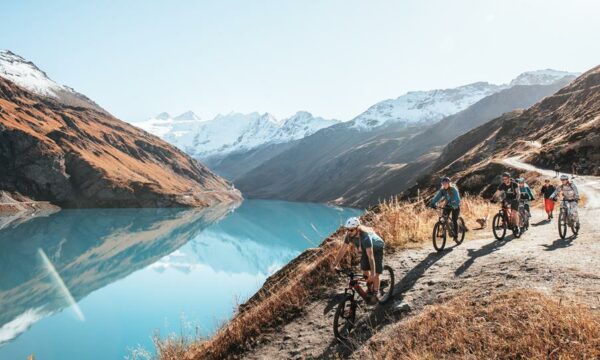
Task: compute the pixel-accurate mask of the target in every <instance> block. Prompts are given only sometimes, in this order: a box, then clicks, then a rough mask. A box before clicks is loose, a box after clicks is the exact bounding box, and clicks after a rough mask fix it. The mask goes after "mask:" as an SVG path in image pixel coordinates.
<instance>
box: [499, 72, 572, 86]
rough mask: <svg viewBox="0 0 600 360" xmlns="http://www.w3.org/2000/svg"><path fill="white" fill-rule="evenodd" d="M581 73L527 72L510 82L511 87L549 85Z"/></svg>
mask: <svg viewBox="0 0 600 360" xmlns="http://www.w3.org/2000/svg"><path fill="white" fill-rule="evenodd" d="M579 75H580V74H579V73H573V72H568V71H559V70H552V69H546V70H535V71H527V72H524V73H522V74H521V75H519V76H517V77H516V78H515V79H514V80H513V81H511V82H510V84H509V86H515V85H549V84H552V83H555V82H556V81H558V80H560V79H562V78H564V77H567V76H579Z"/></svg>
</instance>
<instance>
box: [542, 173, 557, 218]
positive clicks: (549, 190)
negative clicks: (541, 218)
mask: <svg viewBox="0 0 600 360" xmlns="http://www.w3.org/2000/svg"><path fill="white" fill-rule="evenodd" d="M555 190H556V188H555V187H554V185H552V184H551V183H550V179H546V180H544V186H542V190H541V194H542V195H543V196H544V209H545V210H546V214H548V220H550V219H552V218H553V217H554V214H553V212H554V200H552V199H550V196H552V194H554V191H555Z"/></svg>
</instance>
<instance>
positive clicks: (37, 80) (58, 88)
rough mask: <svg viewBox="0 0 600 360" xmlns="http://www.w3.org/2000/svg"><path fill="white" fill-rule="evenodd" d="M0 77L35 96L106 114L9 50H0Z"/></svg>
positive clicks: (84, 97)
mask: <svg viewBox="0 0 600 360" xmlns="http://www.w3.org/2000/svg"><path fill="white" fill-rule="evenodd" d="M0 77H3V78H5V79H7V80H10V81H12V82H14V83H15V84H17V85H19V86H20V87H22V88H24V89H27V90H29V91H31V92H33V93H35V94H38V95H41V96H47V97H51V98H53V99H54V100H56V101H58V102H60V103H62V104H65V105H70V106H76V107H86V108H91V109H94V110H97V111H100V112H106V111H105V110H104V109H102V108H101V107H100V106H98V104H96V103H95V102H93V101H92V100H90V99H89V98H88V97H87V96H85V95H83V94H80V93H78V92H77V91H75V90H74V89H73V88H70V87H68V86H65V85H59V84H57V83H56V82H54V81H53V80H52V79H50V78H49V77H48V76H47V75H46V73H45V72H43V71H42V70H40V69H39V68H38V67H37V66H35V64H34V63H32V62H31V61H27V60H25V59H24V58H23V57H21V56H19V55H17V54H15V53H13V52H11V51H9V50H0Z"/></svg>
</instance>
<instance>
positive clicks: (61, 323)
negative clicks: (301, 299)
mask: <svg viewBox="0 0 600 360" xmlns="http://www.w3.org/2000/svg"><path fill="white" fill-rule="evenodd" d="M357 213H358V212H357V211H355V210H349V209H340V208H334V207H329V206H323V205H317V204H300V203H286V202H279V201H246V202H244V203H243V204H242V205H241V206H240V207H239V208H237V209H235V210H233V209H231V208H228V207H222V208H216V209H215V208H213V209H210V210H202V211H198V210H175V209H143V210H139V209H131V210H71V211H66V210H63V211H61V212H59V213H57V214H54V215H52V216H50V217H47V218H38V219H33V220H31V221H28V222H25V223H22V224H20V225H18V226H16V227H13V228H5V229H3V230H0V344H4V345H3V346H2V345H0V358H25V357H26V356H27V355H28V354H30V353H35V354H36V356H37V357H38V358H43V359H72V358H73V359H74V358H86V359H108V358H123V356H124V355H126V354H127V352H128V351H127V348H128V347H136V346H137V345H138V344H139V345H142V346H144V347H146V348H151V347H152V345H151V335H152V334H153V332H154V331H155V330H159V331H161V332H162V333H163V334H164V333H165V332H171V331H178V330H179V328H180V322H181V320H180V317H181V314H182V313H183V314H185V315H186V318H187V319H188V320H190V321H193V322H194V323H195V324H197V325H198V326H199V327H200V328H201V329H200V330H201V331H202V332H203V333H205V334H208V333H210V332H212V331H213V330H214V329H215V327H216V326H217V325H218V324H219V323H221V322H222V321H224V320H225V319H226V318H227V317H229V316H230V315H231V313H232V311H233V307H234V305H235V303H236V298H238V299H243V298H245V297H247V296H250V295H251V294H252V293H253V292H254V291H256V289H257V288H258V287H259V286H260V285H261V284H262V282H263V281H264V280H265V278H266V277H267V276H268V275H269V274H270V273H272V272H273V271H275V270H276V269H278V268H279V267H281V266H283V265H284V264H285V263H287V262H288V261H289V260H291V259H292V258H293V257H295V256H296V255H297V254H298V253H300V252H301V251H302V250H304V249H305V248H308V247H312V246H315V245H318V243H319V242H320V241H321V239H322V237H323V236H324V235H325V234H328V233H330V232H331V231H333V230H334V229H335V228H337V226H338V225H339V224H341V222H342V221H343V219H344V218H345V217H347V216H350V215H355V214H357ZM63 309H65V311H61V310H63ZM67 309H68V310H67ZM33 324H35V325H33ZM32 325H33V326H32ZM28 329H29V330H28ZM19 334H21V335H20V336H19ZM65 342H68V344H69V345H68V346H64V345H63V344H65ZM98 342H99V343H101V344H102V345H101V346H100V347H98V346H94V345H93V344H95V343H98Z"/></svg>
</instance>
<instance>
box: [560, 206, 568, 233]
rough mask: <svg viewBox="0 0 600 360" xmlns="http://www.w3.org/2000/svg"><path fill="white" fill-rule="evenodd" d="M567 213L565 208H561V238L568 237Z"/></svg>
mask: <svg viewBox="0 0 600 360" xmlns="http://www.w3.org/2000/svg"><path fill="white" fill-rule="evenodd" d="M566 215H567V214H566V213H565V211H564V210H563V209H561V210H560V214H558V235H559V236H560V238H561V239H564V238H566V237H567V216H566Z"/></svg>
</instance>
